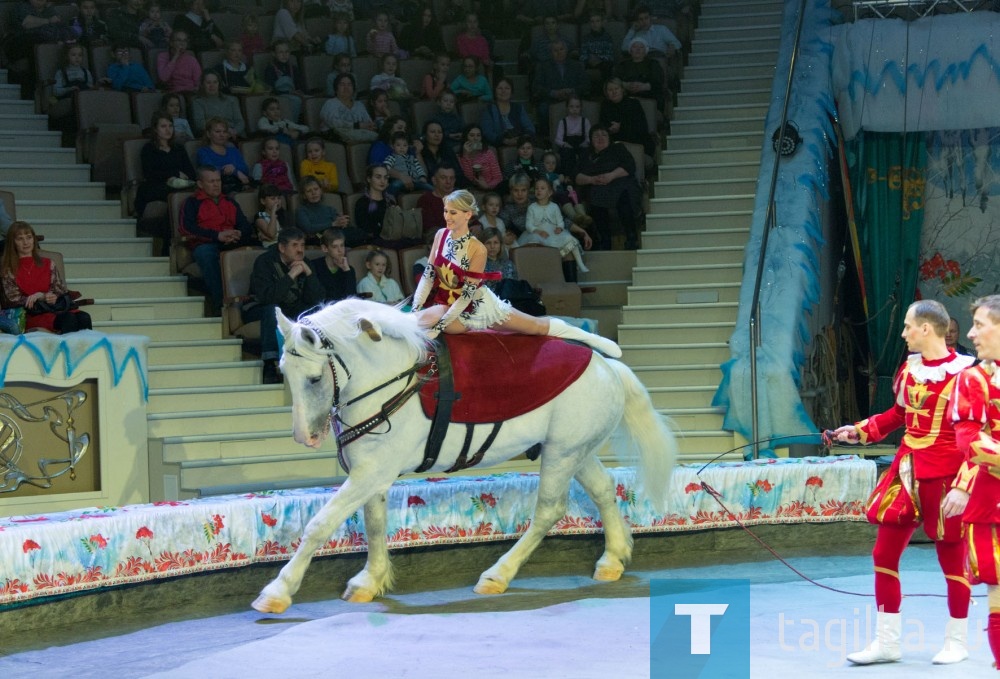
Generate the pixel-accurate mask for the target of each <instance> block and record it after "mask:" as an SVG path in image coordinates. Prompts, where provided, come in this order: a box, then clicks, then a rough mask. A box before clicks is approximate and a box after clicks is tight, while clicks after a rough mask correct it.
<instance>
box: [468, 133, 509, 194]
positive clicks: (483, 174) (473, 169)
mask: <svg viewBox="0 0 1000 679" xmlns="http://www.w3.org/2000/svg"><path fill="white" fill-rule="evenodd" d="M458 164H459V165H460V166H461V168H462V174H463V175H465V179H466V180H467V181H468V182H469V183H470V184H472V186H474V187H476V188H477V189H481V190H483V191H489V190H491V189H495V188H496V187H497V185H498V184H500V182H501V181H503V173H502V172H501V171H500V161H499V160H498V159H497V154H496V152H495V151H494V150H493V148H492V147H490V146H489V145H487V144H484V143H483V130H482V128H480V127H479V125H469V126H468V127H466V128H465V131H464V132H463V133H462V153H461V154H460V155H459V157H458Z"/></svg>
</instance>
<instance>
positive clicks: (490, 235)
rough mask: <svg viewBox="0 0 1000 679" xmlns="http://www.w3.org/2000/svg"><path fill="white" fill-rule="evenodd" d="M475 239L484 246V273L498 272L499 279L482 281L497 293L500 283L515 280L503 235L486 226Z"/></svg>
mask: <svg viewBox="0 0 1000 679" xmlns="http://www.w3.org/2000/svg"><path fill="white" fill-rule="evenodd" d="M493 196H494V197H495V198H496V202H497V203H499V202H500V196H497V195H496V194H495V193H494V194H493ZM476 238H478V239H479V241H480V242H482V244H483V245H485V246H486V268H485V269H483V271H485V272H486V273H493V272H499V273H500V278H499V279H490V280H487V281H484V283H485V285H486V286H487V287H488V288H490V290H492V291H493V292H495V293H496V292H499V291H500V286H501V284H502V283H501V282H502V281H503V280H504V279H505V278H506V279H512V280H517V268H516V267H515V266H514V262H513V260H511V258H510V255H509V254H508V252H507V246H506V245H504V243H503V234H502V233H501V232H500V230H499V229H497V228H495V227H492V226H488V227H486V228H484V229H483V230H482V231H481V232H480V233H479V235H478V236H476Z"/></svg>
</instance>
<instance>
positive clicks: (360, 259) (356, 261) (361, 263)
mask: <svg viewBox="0 0 1000 679" xmlns="http://www.w3.org/2000/svg"><path fill="white" fill-rule="evenodd" d="M372 250H381V251H382V252H384V253H385V256H386V258H387V259H388V260H389V266H388V267H387V268H386V275H388V276H389V278H391V279H393V280H394V281H396V282H397V283H399V287H400V289H402V287H403V281H402V280H400V277H399V253H398V252H396V251H395V250H390V249H388V248H380V247H377V246H375V245H362V246H360V247H356V248H351V249H350V250H348V251H347V263H348V264H350V265H351V266H352V267H354V273H355V275H356V277H357V279H358V280H359V281H360V280H361V279H362V278H364V277H365V276H367V275H368V269H366V268H365V258H366V257H368V253H369V252H371V251H372Z"/></svg>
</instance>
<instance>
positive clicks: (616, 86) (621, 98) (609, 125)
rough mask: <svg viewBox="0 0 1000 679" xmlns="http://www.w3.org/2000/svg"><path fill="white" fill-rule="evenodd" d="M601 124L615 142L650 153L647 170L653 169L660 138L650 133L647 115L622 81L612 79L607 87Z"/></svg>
mask: <svg viewBox="0 0 1000 679" xmlns="http://www.w3.org/2000/svg"><path fill="white" fill-rule="evenodd" d="M599 121H600V124H601V126H602V127H604V128H606V129H607V131H608V132H609V133H610V134H611V141H616V142H618V141H627V142H629V143H632V144H640V145H641V146H642V148H643V151H644V152H645V154H646V167H650V166H653V167H655V163H654V161H653V154H654V153H655V149H656V139H654V138H653V135H652V134H650V132H649V124H648V123H647V121H646V114H645V112H644V111H643V110H642V104H640V103H639V100H638V99H635V98H634V97H629V96H626V95H625V87H624V85H622V81H621V79H620V78H610V79H609V80H608V82H606V83H605V84H604V99H603V100H602V101H601V112H600V117H599Z"/></svg>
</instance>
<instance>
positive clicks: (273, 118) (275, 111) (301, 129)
mask: <svg viewBox="0 0 1000 679" xmlns="http://www.w3.org/2000/svg"><path fill="white" fill-rule="evenodd" d="M260 112H261V116H260V120H258V121H257V130H258V131H260V132H263V133H265V134H270V135H273V136H274V137H276V138H277V140H278V141H279V142H280V143H282V144H287V145H288V146H295V140H296V139H298V138H299V137H300V136H302V135H303V134H307V133H308V132H309V127H308V126H306V125H299V124H298V123H295V122H292V121H291V120H289V119H288V118H284V117H282V111H281V102H280V101H278V98H277V97H268V98H267V99H265V100H264V101H262V102H261V104H260Z"/></svg>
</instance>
